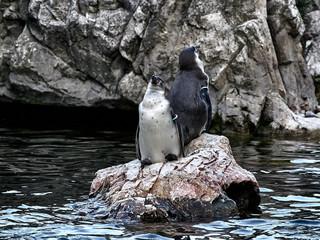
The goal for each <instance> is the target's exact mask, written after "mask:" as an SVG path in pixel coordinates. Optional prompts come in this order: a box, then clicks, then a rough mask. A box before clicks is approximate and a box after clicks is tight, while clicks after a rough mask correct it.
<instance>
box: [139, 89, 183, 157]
mask: <svg viewBox="0 0 320 240" xmlns="http://www.w3.org/2000/svg"><path fill="white" fill-rule="evenodd" d="M139 127H140V132H139V145H140V152H141V158H142V159H145V158H148V159H149V160H150V161H151V162H152V163H156V162H163V161H165V157H166V156H167V155H168V154H170V153H171V154H175V155H177V156H179V155H180V138H179V133H178V130H177V128H176V126H175V123H174V121H173V120H172V116H171V111H170V104H169V101H168V100H167V99H165V97H164V96H157V97H155V96H153V95H151V94H150V96H147V95H146V96H145V98H144V100H143V102H142V103H141V104H140V105H139Z"/></svg>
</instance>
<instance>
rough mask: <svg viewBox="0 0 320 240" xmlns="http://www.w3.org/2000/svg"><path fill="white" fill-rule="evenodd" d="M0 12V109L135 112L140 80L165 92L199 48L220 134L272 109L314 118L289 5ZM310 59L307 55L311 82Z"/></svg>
mask: <svg viewBox="0 0 320 240" xmlns="http://www.w3.org/2000/svg"><path fill="white" fill-rule="evenodd" d="M0 13H1V14H0V70H1V73H0V100H1V101H14V102H24V103H30V104H35V103H36V104H46V105H61V106H89V107H91V106H105V107H107V108H122V109H128V108H135V109H137V105H138V103H139V101H141V99H142V97H143V95H144V89H145V85H146V82H147V81H148V79H150V77H151V76H152V75H160V76H161V77H162V78H163V79H165V80H167V82H168V89H169V88H170V86H171V84H172V81H173V80H174V76H175V74H176V72H177V69H178V55H179V53H180V52H181V50H182V49H183V48H184V47H185V46H190V45H194V44H200V45H201V50H200V58H201V59H202V60H203V62H204V65H205V71H206V73H208V75H209V78H210V85H211V86H210V90H211V91H210V97H211V101H212V103H213V115H215V116H217V117H218V118H220V119H221V121H222V123H224V124H223V125H224V126H233V128H236V129H242V130H243V129H248V128H249V127H250V128H251V127H254V126H258V125H259V123H261V122H262V119H268V118H270V117H271V116H273V117H275V118H276V117H277V115H275V114H269V115H268V116H264V113H265V112H270V109H266V108H267V107H268V106H271V105H274V104H282V103H284V104H285V105H287V106H288V108H289V109H290V111H292V112H294V114H297V115H299V114H302V113H304V112H305V111H315V109H316V105H317V101H316V96H315V94H314V86H313V82H312V79H311V77H310V74H309V70H308V68H307V65H306V64H305V62H304V60H303V57H302V54H301V51H302V50H301V44H300V38H301V35H302V33H303V31H304V29H305V27H304V24H303V22H302V18H301V16H300V14H299V12H298V10H297V8H296V7H295V1H294V0H290V1H285V2H284V1H280V0H268V1H255V2H254V4H253V3H252V1H249V0H246V1H242V2H241V4H238V3H237V2H228V3H226V2H225V1H222V0H214V1H212V0H198V1H194V0H188V1H177V0H174V1H168V0H161V1H154V0H152V1H148V0H140V1H133V0H121V1H116V0H108V1H101V0H81V1H75V0H72V1H67V0H61V1H57V0H50V1H37V0H31V1H9V0H5V1H1V2H0ZM313 15H314V19H316V17H317V12H314V13H310V17H312V16H313ZM311 19H312V18H311ZM311 23H314V27H313V28H316V26H317V24H318V22H317V21H315V20H311ZM313 41H316V39H314V40H313ZM317 45H318V44H317ZM317 45H316V44H315V46H317ZM317 51H318V50H317V48H312V49H310V54H309V55H307V62H308V67H309V69H310V71H311V74H312V76H315V75H316V74H318V73H317V71H318V70H317V64H318V63H317V61H318V58H317V57H316V56H317V54H318V53H317ZM311 53H312V54H311ZM274 94H275V95H277V96H278V97H277V98H276V100H279V101H278V102H274V103H273V104H271V105H270V104H267V103H269V102H270V101H273V100H272V97H271V96H273V95H274ZM276 100H274V101H276ZM283 117H284V116H283ZM287 117H288V118H289V119H290V114H288V115H287ZM293 121H296V120H295V118H294V120H293ZM270 122H277V123H278V124H280V125H281V123H282V122H283V121H280V120H279V119H270Z"/></svg>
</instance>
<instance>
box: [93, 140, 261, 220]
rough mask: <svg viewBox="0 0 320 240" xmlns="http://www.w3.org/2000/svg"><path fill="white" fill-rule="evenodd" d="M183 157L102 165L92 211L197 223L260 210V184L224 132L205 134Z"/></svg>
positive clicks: (101, 214) (117, 216) (95, 182)
mask: <svg viewBox="0 0 320 240" xmlns="http://www.w3.org/2000/svg"><path fill="white" fill-rule="evenodd" d="M185 151H186V156H187V157H185V158H181V159H179V160H177V161H173V162H168V163H157V164H152V165H150V166H145V167H144V168H141V164H140V162H139V160H133V161H131V162H129V163H126V164H123V165H118V166H113V167H109V168H106V169H101V170H99V171H98V172H97V173H96V176H95V179H94V180H93V182H92V185H91V190H90V196H91V197H94V200H93V202H95V200H97V202H100V203H101V201H102V204H96V205H95V207H91V209H90V214H93V215H94V216H96V217H100V218H115V219H124V220H139V221H147V222H161V221H186V220H187V221H197V220H199V219H203V218H206V219H208V218H209V219H210V218H211V219H212V218H214V217H220V216H228V215H230V214H232V213H234V212H236V211H237V210H246V209H251V208H257V206H258V205H259V203H260V195H259V185H258V182H257V180H256V179H255V177H254V176H253V174H252V173H250V172H248V171H247V170H245V169H243V168H241V167H240V166H239V165H238V164H237V163H236V161H235V159H234V158H233V156H232V152H231V148H230V145H229V141H228V139H227V138H226V137H224V136H216V135H210V134H202V135H201V136H200V137H199V138H197V139H195V140H193V141H192V142H191V143H190V144H189V145H188V146H186V148H185Z"/></svg>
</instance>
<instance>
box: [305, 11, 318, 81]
mask: <svg viewBox="0 0 320 240" xmlns="http://www.w3.org/2000/svg"><path fill="white" fill-rule="evenodd" d="M306 19H307V26H308V28H307V29H306V32H307V34H309V36H310V37H309V38H307V39H306V43H305V44H306V46H305V58H306V62H307V65H308V68H309V70H310V74H311V75H312V76H313V77H314V78H319V77H320V49H319V44H320V21H319V19H320V10H316V11H312V12H310V13H308V14H307V16H306Z"/></svg>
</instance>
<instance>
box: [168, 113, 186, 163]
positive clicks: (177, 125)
mask: <svg viewBox="0 0 320 240" xmlns="http://www.w3.org/2000/svg"><path fill="white" fill-rule="evenodd" d="M171 116H172V120H173V122H174V125H175V127H176V129H177V131H178V134H179V143H180V152H181V154H182V157H185V155H184V137H183V131H182V126H181V124H180V123H179V120H178V115H177V114H174V113H173V110H172V109H171Z"/></svg>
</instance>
